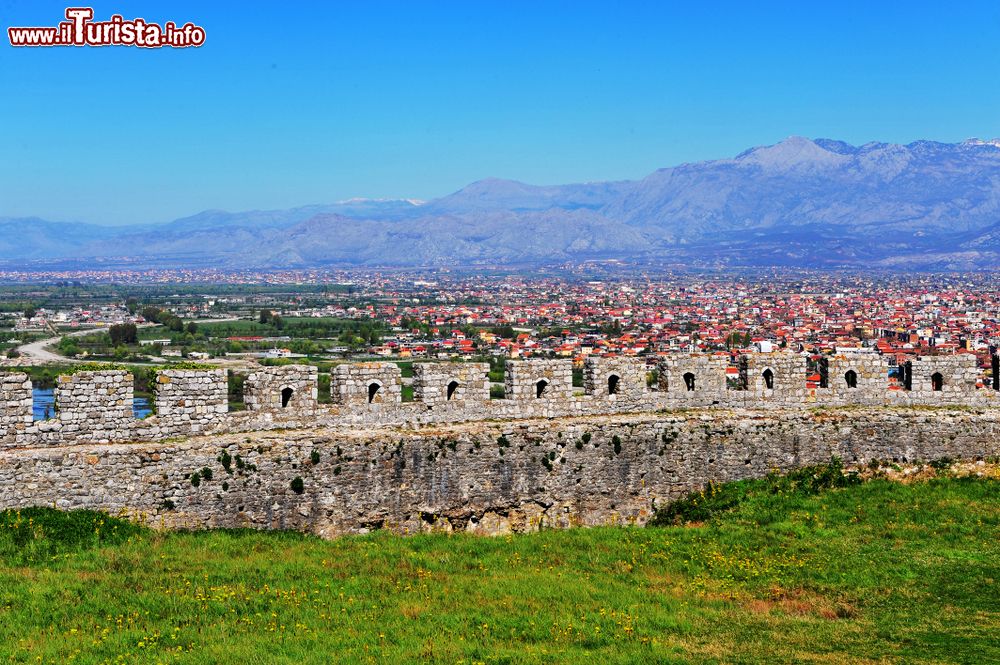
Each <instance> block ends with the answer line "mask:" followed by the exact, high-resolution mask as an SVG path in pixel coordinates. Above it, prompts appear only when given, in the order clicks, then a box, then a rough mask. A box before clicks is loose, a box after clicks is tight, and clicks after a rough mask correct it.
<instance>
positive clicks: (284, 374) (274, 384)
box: [243, 365, 319, 411]
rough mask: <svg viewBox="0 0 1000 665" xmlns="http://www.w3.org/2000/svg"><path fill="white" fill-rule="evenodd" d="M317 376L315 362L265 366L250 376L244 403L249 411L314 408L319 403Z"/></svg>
mask: <svg viewBox="0 0 1000 665" xmlns="http://www.w3.org/2000/svg"><path fill="white" fill-rule="evenodd" d="M317 377H318V375H317V371H316V367H314V366H313V365H284V366H282V367H262V368H260V369H257V370H255V371H253V372H251V373H250V374H249V375H248V376H247V378H246V381H245V382H244V384H243V403H244V404H246V408H247V410H248V411H266V410H276V409H291V410H297V411H315V410H316V407H317V406H318V404H319V402H318V396H319V395H318V392H319V388H318V382H317Z"/></svg>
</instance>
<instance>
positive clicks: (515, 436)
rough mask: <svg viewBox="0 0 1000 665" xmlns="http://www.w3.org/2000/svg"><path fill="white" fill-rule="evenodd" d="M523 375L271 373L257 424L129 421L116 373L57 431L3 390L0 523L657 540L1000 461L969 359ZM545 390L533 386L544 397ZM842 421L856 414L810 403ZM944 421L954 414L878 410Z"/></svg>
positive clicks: (540, 363)
mask: <svg viewBox="0 0 1000 665" xmlns="http://www.w3.org/2000/svg"><path fill="white" fill-rule="evenodd" d="M737 360H738V362H736V364H735V365H733V366H732V367H730V363H729V361H728V358H726V357H718V356H697V355H691V356H688V355H679V356H670V357H666V358H663V359H662V360H661V361H660V363H659V365H658V367H657V368H656V369H657V372H658V377H657V378H658V381H656V382H655V383H654V386H653V387H649V386H648V385H647V384H648V383H649V380H650V379H651V378H652V377H650V376H649V375H648V368H647V366H646V364H645V362H644V361H643V360H642V359H635V358H600V357H592V358H588V359H587V361H586V363H585V367H584V387H583V389H582V390H577V389H574V388H573V385H572V368H571V362H570V361H562V360H523V361H521V360H513V361H508V365H507V375H506V376H507V389H508V392H507V398H506V399H489V382H488V378H487V371H488V366H487V365H486V364H483V363H415V364H414V386H413V387H414V397H415V399H414V401H413V402H402V401H401V399H400V392H401V385H402V378H401V376H400V370H399V368H398V366H397V365H395V364H393V363H359V364H346V365H340V366H338V367H337V368H335V369H334V371H333V372H332V374H331V396H332V399H333V401H334V403H333V404H330V405H324V404H318V403H317V399H316V397H317V377H316V370H315V369H314V368H311V367H306V366H297V365H289V366H284V367H268V368H261V369H258V370H256V371H254V372H252V373H251V374H250V375H249V376H248V377H247V380H246V385H245V392H244V401H245V403H246V407H247V408H246V410H245V411H238V412H230V411H229V410H228V404H227V385H226V373H225V371H224V370H218V369H205V370H195V369H168V370H164V371H162V372H160V374H159V375H158V378H157V391H156V397H155V400H154V403H155V414H154V415H151V416H150V417H147V418H144V419H138V420H137V419H135V418H133V417H132V415H131V408H130V404H131V398H132V379H131V377H130V375H129V374H128V373H127V372H124V371H97V372H78V373H76V374H73V375H72V376H68V377H61V378H60V380H59V382H58V384H57V387H56V401H57V405H58V412H57V415H56V417H55V418H52V419H50V420H44V421H33V420H32V416H31V383H30V381H29V380H28V378H27V376H26V375H24V374H18V373H4V374H0V427H2V428H3V432H2V437H0V442H2V444H3V445H2V447H0V509H7V508H20V507H25V506H37V505H42V506H56V507H59V508H64V509H73V508H91V509H100V510H106V511H109V512H113V513H114V512H118V511H125V512H127V513H129V514H131V515H133V516H135V517H137V518H138V519H141V520H144V521H145V522H147V523H148V524H151V525H153V526H163V527H168V528H172V527H177V528H181V527H183V528H205V527H252V528H294V529H301V530H306V531H311V532H313V533H317V534H319V535H322V536H334V535H337V534H342V533H357V532H367V531H371V530H373V529H391V530H393V531H396V532H399V533H413V532H417V531H436V530H445V531H450V530H463V531H468V532H472V533H481V534H497V533H508V532H511V531H526V530H533V529H537V528H541V527H566V526H574V525H599V524H609V523H640V524H641V523H643V522H645V520H647V519H648V518H649V517H650V516H651V515H652V514H653V512H654V511H655V509H656V507H657V506H659V505H662V504H663V503H664V502H666V501H668V500H670V499H672V498H676V497H677V496H679V495H681V494H683V493H684V492H687V491H691V490H694V489H697V488H699V487H702V486H704V485H705V484H706V483H708V482H723V481H727V480H737V479H740V478H748V477H758V476H761V475H764V474H766V473H768V472H769V471H771V470H774V469H790V468H794V467H797V466H801V465H803V464H810V463H820V462H824V461H828V460H829V459H830V458H831V456H838V457H840V458H842V459H843V460H844V461H845V462H847V463H854V464H861V463H865V462H867V461H869V460H872V459H879V460H893V461H912V460H917V459H923V460H932V459H938V458H942V457H952V458H984V457H995V456H998V455H1000V436H998V434H1000V409H997V408H994V406H995V405H997V404H1000V402H997V400H998V399H1000V392H998V391H997V390H995V389H994V388H993V387H992V386H989V387H987V388H981V389H980V388H977V386H976V377H977V370H976V366H975V358H974V356H972V355H970V354H962V355H957V356H935V357H928V358H916V359H914V360H913V361H911V363H910V365H909V366H908V367H901V368H899V370H900V372H901V373H902V374H903V376H902V377H901V382H900V383H901V388H900V389H897V390H890V389H889V385H890V384H889V381H888V379H887V376H888V370H889V367H888V365H887V364H886V362H885V359H884V358H881V357H878V356H871V355H862V354H858V355H850V356H848V355H844V356H833V357H830V358H828V359H826V362H825V363H823V364H822V365H821V366H820V367H819V368H818V369H819V373H820V375H821V377H822V380H821V382H820V386H819V387H817V388H813V389H806V387H805V385H806V384H805V377H806V372H807V368H808V371H809V372H810V373H812V372H813V371H814V370H813V369H812V368H809V366H808V365H807V361H806V358H805V356H801V355H796V354H792V353H786V352H780V353H772V354H760V355H751V356H746V357H741V358H739V359H737ZM540 383H541V384H542V385H539V384H540ZM823 406H834V407H836V406H845V407H850V408H845V409H837V408H833V409H823V408H815V407H823ZM892 406H901V407H907V406H938V407H941V408H936V409H927V408H886V407H892Z"/></svg>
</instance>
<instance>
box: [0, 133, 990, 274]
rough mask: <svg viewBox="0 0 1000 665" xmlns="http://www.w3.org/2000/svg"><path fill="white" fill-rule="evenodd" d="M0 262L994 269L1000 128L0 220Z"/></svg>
mask: <svg viewBox="0 0 1000 665" xmlns="http://www.w3.org/2000/svg"><path fill="white" fill-rule="evenodd" d="M0 230H2V231H6V233H4V234H3V236H2V237H3V240H0V259H5V260H6V261H5V262H6V263H7V264H8V265H11V264H19V263H22V262H23V263H25V264H26V265H27V264H28V263H29V262H30V261H39V260H57V261H59V262H60V263H61V264H71V265H72V264H78V265H80V266H88V265H91V264H100V265H111V264H114V263H115V262H116V261H118V262H124V263H127V264H128V265H130V266H144V265H148V266H159V267H170V266H175V267H220V268H240V267H251V268H259V269H280V268H292V267H308V266H324V265H338V266H349V265H372V266H417V265H428V266H432V265H449V266H461V265H468V266H472V265H498V264H505V263H518V264H526V263H527V264H531V263H545V262H555V261H582V260H589V259H623V260H642V261H652V262H663V263H667V264H671V265H674V264H676V265H691V266H712V267H722V266H747V265H774V266H791V267H831V268H843V267H883V268H893V269H979V268H995V267H996V266H997V265H998V258H1000V140H991V141H983V140H979V139H970V140H968V141H964V142H962V143H938V142H934V141H917V142H914V143H910V144H907V145H898V144H890V143H867V144H865V145H862V146H853V145H850V144H848V143H845V142H843V141H836V140H832V139H816V140H810V139H807V138H802V137H791V138H788V139H786V140H784V141H782V142H780V143H777V144H775V145H772V146H762V147H757V148H752V149H750V150H747V151H745V152H743V153H740V154H739V155H736V156H735V157H733V158H731V159H721V160H713V161H706V162H697V163H689V164H681V165H679V166H675V167H671V168H664V169H659V170H657V171H655V172H653V173H651V174H649V175H648V176H646V177H645V178H643V179H641V180H637V181H617V182H594V183H580V184H568V185H554V186H537V185H530V184H526V183H521V182H517V181H513V180H502V179H497V178H489V179H486V180H480V181H477V182H474V183H471V184H470V185H468V186H466V187H464V188H462V189H460V190H458V191H457V192H455V193H453V194H450V195H448V196H444V197H441V198H439V199H435V200H433V201H428V202H415V201H410V200H403V199H400V200H366V199H351V200H348V201H341V202H338V203H334V204H329V205H313V206H303V207H299V208H293V209H289V210H274V211H250V212H242V213H230V212H225V211H204V212H201V213H198V214H197V215H193V216H191V217H187V218H183V219H179V220H175V221H174V222H170V223H167V224H162V225H156V226H154V225H142V226H131V227H117V228H116V227H103V226H96V225H92V224H77V223H66V224H61V223H53V222H46V221H44V220H38V219H27V220H26V219H10V218H0Z"/></svg>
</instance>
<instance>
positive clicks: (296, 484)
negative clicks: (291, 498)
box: [291, 476, 306, 494]
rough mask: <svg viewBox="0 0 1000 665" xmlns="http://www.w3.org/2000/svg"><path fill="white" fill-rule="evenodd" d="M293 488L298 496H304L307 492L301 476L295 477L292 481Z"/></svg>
mask: <svg viewBox="0 0 1000 665" xmlns="http://www.w3.org/2000/svg"><path fill="white" fill-rule="evenodd" d="M291 488H292V491H293V492H295V493H296V494H302V493H303V492H305V491H306V484H305V482H304V481H303V480H302V477H301V476H295V478H293V479H292V484H291Z"/></svg>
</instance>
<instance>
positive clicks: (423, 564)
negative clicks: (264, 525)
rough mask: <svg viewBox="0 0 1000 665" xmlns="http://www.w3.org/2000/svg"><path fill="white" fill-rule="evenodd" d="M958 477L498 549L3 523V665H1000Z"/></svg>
mask: <svg viewBox="0 0 1000 665" xmlns="http://www.w3.org/2000/svg"><path fill="white" fill-rule="evenodd" d="M945 466H946V465H944V464H940V465H937V467H938V468H937V469H936V470H935V469H930V468H927V469H926V470H925V471H924V473H923V475H922V477H921V479H920V480H917V481H914V482H907V483H901V482H895V481H893V480H889V479H886V478H884V477H883V478H877V479H874V480H869V481H868V482H864V483H861V482H859V481H858V480H857V479H856V478H854V477H853V476H849V475H845V474H842V473H841V472H840V469H839V467H829V468H825V469H816V470H814V472H812V473H805V474H800V475H799V476H798V477H795V478H792V479H779V478H771V479H767V480H762V481H752V482H750V483H740V484H736V485H732V486H721V487H714V488H709V489H707V490H706V491H705V492H704V493H699V494H697V495H692V496H690V497H687V498H686V499H684V500H683V501H681V502H679V503H677V504H675V505H674V506H672V507H669V508H667V509H666V510H664V511H663V512H661V515H660V521H661V522H663V523H669V524H671V525H670V526H657V527H647V528H621V527H603V528H595V529H576V530H570V531H543V532H541V533H537V534H530V535H519V536H511V537H501V538H482V537H469V536H464V535H447V534H437V535H425V536H415V537H408V538H401V537H395V536H391V535H389V534H378V533H377V534H373V535H368V536H357V537H345V538H341V539H338V540H335V541H331V542H327V541H322V540H318V539H316V538H313V537H310V536H306V535H300V534H295V533H254V532H244V531H239V532H232V531H215V532H201V533H158V532H154V531H152V530H148V529H146V528H143V527H139V526H136V525H133V524H131V523H129V522H127V521H122V520H118V519H114V518H110V517H108V516H106V515H102V514H98V513H90V512H75V513H59V512H56V511H53V510H47V509H32V510H24V511H21V512H7V513H0V661H2V662H24V663H29V662H30V663H67V662H73V663H104V662H108V663H241V665H249V664H253V663H329V662H352V663H354V662H357V663H395V662H439V663H555V662H558V663H594V662H597V663H602V664H611V663H657V662H664V663H671V662H678V663H680V662H694V663H715V662H727V663H751V662H752V663H757V662H770V663H774V662H823V663H866V662H870V663H875V662H879V663H881V662H906V663H920V662H924V663H942V662H944V663H949V662H950V663H973V662H975V663H981V662H1000V641H998V640H997V638H996V636H997V634H998V631H1000V600H998V599H1000V593H998V588H997V580H998V579H1000V480H998V479H997V478H996V477H995V475H996V474H995V471H993V472H991V471H989V469H990V467H988V466H987V467H986V469H987V472H986V473H985V474H984V477H978V478H977V477H964V478H957V477H954V476H953V475H951V474H949V473H948V472H947V471H946V469H945ZM991 474H992V475H993V476H994V477H992V478H991V477H989V476H990V475H991ZM694 519H697V520H701V521H698V522H691V521H690V520H694Z"/></svg>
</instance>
